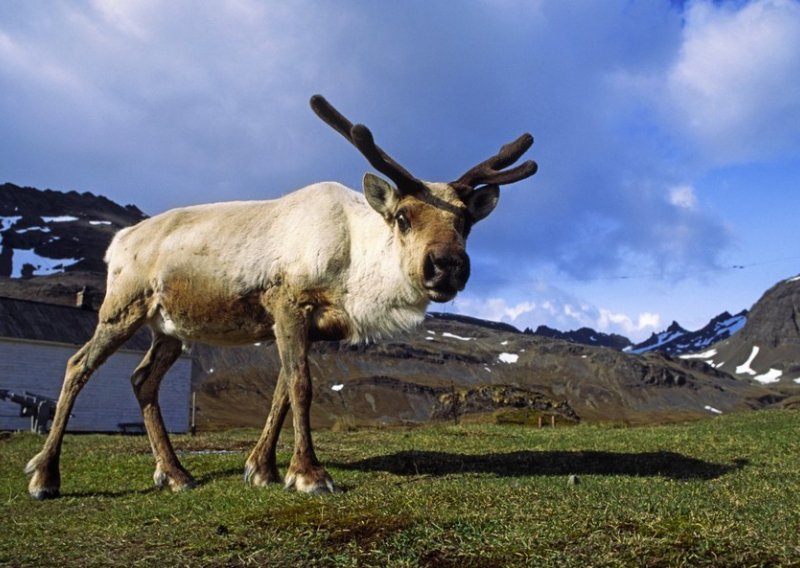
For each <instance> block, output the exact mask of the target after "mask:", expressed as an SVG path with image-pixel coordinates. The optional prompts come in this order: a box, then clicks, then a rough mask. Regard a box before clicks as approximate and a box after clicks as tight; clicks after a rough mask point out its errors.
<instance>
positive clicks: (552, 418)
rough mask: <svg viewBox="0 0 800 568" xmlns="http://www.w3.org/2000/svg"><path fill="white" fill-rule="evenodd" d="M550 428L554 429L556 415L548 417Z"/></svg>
mask: <svg viewBox="0 0 800 568" xmlns="http://www.w3.org/2000/svg"><path fill="white" fill-rule="evenodd" d="M550 427H551V428H555V427H556V415H555V414H553V415H552V416H550Z"/></svg>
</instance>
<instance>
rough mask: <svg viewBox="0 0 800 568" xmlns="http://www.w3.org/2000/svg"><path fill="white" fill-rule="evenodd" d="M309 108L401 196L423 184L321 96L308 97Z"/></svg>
mask: <svg viewBox="0 0 800 568" xmlns="http://www.w3.org/2000/svg"><path fill="white" fill-rule="evenodd" d="M310 102H311V108H312V110H313V111H314V112H315V113H316V114H317V116H319V117H320V118H321V119H322V120H324V121H325V122H326V123H327V124H328V125H329V126H331V127H332V128H333V129H334V130H336V131H337V132H338V133H339V134H341V135H342V136H344V137H345V138H347V140H349V141H350V143H351V144H353V145H354V146H355V147H356V148H358V150H359V151H360V152H361V153H362V154H363V155H364V157H365V158H367V160H368V161H369V163H370V164H372V167H374V168H375V169H376V170H378V171H379V172H381V173H382V174H384V175H385V176H387V177H389V179H391V180H392V181H393V182H394V183H395V185H397V189H398V191H399V192H400V193H402V194H411V193H417V192H419V191H422V190H424V188H425V185H424V184H423V183H422V182H421V181H419V180H418V179H417V178H416V177H414V176H413V175H411V174H410V173H409V172H408V171H407V170H406V169H405V168H403V167H402V166H401V165H400V164H398V163H397V162H395V161H394V160H393V159H392V158H391V157H390V156H389V155H388V154H387V153H386V152H384V151H383V150H381V149H380V147H379V146H378V145H377V144H375V139H374V138H373V137H372V132H370V131H369V128H367V127H366V126H364V125H363V124H356V125H355V126H354V125H353V123H351V122H350V121H349V120H347V118H345V117H344V115H343V114H342V113H340V112H339V111H338V110H336V109H335V108H334V107H333V105H332V104H330V103H329V102H328V101H327V100H326V99H325V97H323V96H322V95H314V96H313V97H311V101H310Z"/></svg>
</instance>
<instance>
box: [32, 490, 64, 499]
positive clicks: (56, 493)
mask: <svg viewBox="0 0 800 568" xmlns="http://www.w3.org/2000/svg"><path fill="white" fill-rule="evenodd" d="M28 493H30V495H31V497H32V498H33V499H35V500H36V501H44V500H46V499H58V498H59V497H60V496H61V490H60V489H59V488H58V487H45V488H41V489H28Z"/></svg>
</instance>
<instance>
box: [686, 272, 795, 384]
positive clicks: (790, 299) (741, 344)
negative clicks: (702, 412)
mask: <svg viewBox="0 0 800 568" xmlns="http://www.w3.org/2000/svg"><path fill="white" fill-rule="evenodd" d="M683 357H684V358H685V359H688V358H690V357H691V358H693V359H698V360H702V361H705V362H706V363H707V364H708V365H710V366H712V367H714V368H715V369H717V370H722V371H725V372H727V373H729V374H731V375H733V376H735V377H737V378H738V379H740V380H742V381H744V382H751V383H754V384H761V385H769V386H771V387H774V388H781V389H785V388H786V387H796V386H797V385H799V384H800V276H795V277H793V278H789V279H787V280H784V281H782V282H779V283H778V284H776V285H775V286H773V287H772V288H770V289H769V290H767V292H765V293H764V295H763V296H762V297H761V298H760V299H759V300H758V302H756V303H755V305H753V307H752V308H751V310H750V313H749V315H748V317H747V323H746V324H745V325H744V327H743V328H742V330H741V331H739V332H738V333H737V334H736V335H734V336H732V337H730V338H728V339H726V340H724V341H721V342H719V343H716V344H714V345H712V346H710V348H709V349H707V350H705V351H703V352H701V353H696V354H691V355H684V356H683Z"/></svg>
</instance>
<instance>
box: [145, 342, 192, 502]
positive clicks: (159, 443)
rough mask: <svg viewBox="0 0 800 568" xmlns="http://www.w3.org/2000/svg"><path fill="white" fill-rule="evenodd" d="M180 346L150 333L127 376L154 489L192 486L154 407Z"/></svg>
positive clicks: (162, 421) (158, 412)
mask: <svg viewBox="0 0 800 568" xmlns="http://www.w3.org/2000/svg"><path fill="white" fill-rule="evenodd" d="M182 347H183V343H182V342H181V340H180V339H175V338H174V337H169V336H166V335H163V334H161V333H158V332H154V333H153V343H152V344H151V345H150V350H149V351H148V352H147V354H146V355H145V356H144V359H143V360H142V362H141V363H140V364H139V366H138V367H137V368H136V370H135V371H134V372H133V375H132V376H131V384H132V385H133V392H134V393H135V394H136V400H138V401H139V407H140V408H141V409H142V417H143V418H144V425H145V427H146V428H147V436H148V438H150V447H151V448H152V450H153V456H154V457H155V460H156V471H155V473H154V474H153V480H154V481H155V484H156V485H157V486H159V487H163V486H169V488H170V489H172V490H173V491H181V490H183V489H190V488H192V487H194V480H193V479H192V476H191V475H189V473H188V472H187V471H186V470H185V469H184V468H183V466H181V464H180V462H179V461H178V457H177V456H176V455H175V450H174V449H173V447H172V444H171V443H170V441H169V436H168V435H167V429H166V427H165V426H164V419H163V417H162V416H161V408H160V407H159V405H158V389H159V386H160V385H161V379H163V378H164V375H165V374H166V372H167V371H168V370H169V368H170V367H171V366H172V364H173V363H175V361H176V360H177V359H178V357H180V355H181V349H182Z"/></svg>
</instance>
